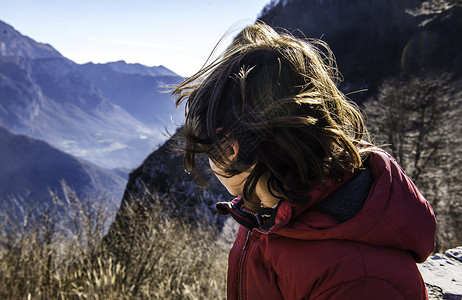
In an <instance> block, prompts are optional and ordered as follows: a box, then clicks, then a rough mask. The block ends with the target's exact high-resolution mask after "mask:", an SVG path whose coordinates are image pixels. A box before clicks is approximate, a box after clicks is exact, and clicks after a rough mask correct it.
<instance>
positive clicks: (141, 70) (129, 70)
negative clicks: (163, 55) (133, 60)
mask: <svg viewBox="0 0 462 300" xmlns="http://www.w3.org/2000/svg"><path fill="white" fill-rule="evenodd" d="M106 65H108V66H109V67H110V68H111V69H112V70H114V71H116V72H120V73H125V74H139V75H147V76H152V77H157V76H173V77H178V75H177V74H176V73H175V72H173V71H171V70H169V69H167V68H166V67H164V66H157V67H147V66H145V65H142V64H128V63H126V62H125V61H123V60H119V61H115V62H109V63H107V64H106Z"/></svg>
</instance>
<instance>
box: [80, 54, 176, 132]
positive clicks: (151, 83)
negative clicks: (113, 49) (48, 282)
mask: <svg viewBox="0 0 462 300" xmlns="http://www.w3.org/2000/svg"><path fill="white" fill-rule="evenodd" d="M76 68H77V69H78V70H80V72H82V73H83V74H85V76H86V77H87V78H88V79H89V80H90V81H91V83H92V84H93V85H94V86H96V87H97V88H98V89H99V90H100V91H101V93H102V95H103V97H105V98H107V99H109V100H110V101H111V102H112V103H114V104H116V105H118V106H120V107H121V108H123V109H124V110H126V111H127V112H128V113H129V114H130V115H131V116H132V117H134V118H136V119H137V120H139V121H141V122H143V124H145V125H147V126H148V127H149V128H162V129H163V128H164V127H166V129H168V130H169V131H171V132H175V130H176V127H177V125H175V124H174V122H175V123H176V124H181V123H182V122H183V119H184V110H182V109H176V108H175V106H174V102H173V100H172V98H171V96H170V93H167V92H166V91H167V90H168V87H169V86H173V85H176V84H178V83H180V82H181V81H182V80H183V78H182V77H180V76H178V75H176V74H175V73H173V72H172V71H170V70H168V69H166V68H165V67H162V66H159V67H151V68H150V67H146V66H143V65H140V64H127V63H125V62H123V61H119V62H115V63H107V64H93V63H88V64H84V65H78V66H76ZM171 118H172V119H173V122H172V121H171Z"/></svg>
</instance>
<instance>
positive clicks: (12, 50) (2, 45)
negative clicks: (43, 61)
mask: <svg viewBox="0 0 462 300" xmlns="http://www.w3.org/2000/svg"><path fill="white" fill-rule="evenodd" d="M0 56H23V57H30V58H48V57H60V58H62V57H63V56H62V55H61V54H60V53H59V52H58V51H56V50H55V49H54V48H53V47H52V46H51V45H48V44H43V43H37V42H36V41H34V40H32V39H30V38H28V37H26V36H23V35H22V34H20V33H19V32H17V31H16V30H14V28H13V27H11V26H10V25H8V24H6V23H5V22H2V21H0Z"/></svg>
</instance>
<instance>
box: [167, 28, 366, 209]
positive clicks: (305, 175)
mask: <svg viewBox="0 0 462 300" xmlns="http://www.w3.org/2000/svg"><path fill="white" fill-rule="evenodd" d="M315 45H317V46H318V47H316V46H315ZM321 49H322V50H321ZM339 78H340V75H339V73H338V72H337V69H336V65H335V59H334V57H333V54H332V52H331V51H330V49H329V47H328V46H327V45H326V44H325V43H323V42H322V41H319V40H307V39H298V38H295V37H294V36H292V35H291V34H289V33H277V32H276V31H275V30H273V29H272V28H271V27H269V26H268V25H266V24H264V23H262V22H257V23H256V24H254V25H251V26H248V27H246V28H245V29H244V30H243V31H242V32H241V33H240V34H239V35H238V36H237V37H236V38H235V39H234V41H233V42H232V44H231V45H230V46H229V47H228V48H227V50H226V51H225V52H224V53H223V54H222V55H221V56H220V57H219V58H218V59H217V60H215V61H213V62H211V63H210V64H209V65H207V66H205V67H203V68H202V69H201V70H200V71H199V72H197V73H196V74H195V75H193V76H192V77H190V78H188V79H186V80H185V81H184V82H182V83H181V84H179V85H178V86H177V87H176V88H174V90H173V95H174V96H176V97H177V105H180V104H181V103H182V102H184V101H186V105H185V113H186V121H185V125H184V127H183V129H182V141H183V143H182V147H183V150H184V154H185V156H184V163H185V167H186V168H187V169H188V170H190V171H193V172H194V174H196V175H198V171H197V167H196V161H195V155H196V154H198V153H205V154H206V155H207V156H208V157H209V158H210V159H211V160H213V161H214V162H215V163H216V164H218V165H220V166H222V167H223V174H220V175H222V176H228V177H231V176H233V175H235V174H239V173H241V172H243V171H246V170H251V171H250V175H249V176H248V177H247V179H246V181H245V184H244V195H243V196H244V199H245V200H246V201H247V203H248V204H251V203H249V202H251V201H252V198H253V195H254V193H255V188H256V185H257V182H258V181H259V180H260V179H262V178H264V179H265V180H266V181H267V182H266V183H267V186H268V190H269V192H270V193H271V194H272V195H273V196H275V197H277V198H284V199H287V200H289V201H292V202H304V201H307V198H306V196H305V195H306V193H307V192H308V191H309V190H310V189H312V188H313V186H317V187H319V186H322V185H323V183H324V182H325V180H326V178H333V179H338V180H341V179H342V178H343V176H344V174H345V172H353V171H354V169H355V168H359V167H360V166H361V164H362V156H361V155H360V153H361V145H365V143H364V142H363V139H365V138H367V131H366V129H365V127H364V122H363V119H362V116H361V114H360V112H359V110H358V108H357V106H356V105H355V104H354V103H352V102H351V101H349V100H348V99H346V97H345V96H344V95H343V94H342V92H340V91H339V89H338V88H337V82H338V81H339ZM228 141H236V142H237V143H238V145H239V153H238V155H237V157H236V158H235V159H234V160H232V161H228V160H227V159H226V157H227V156H226V154H227V153H228V152H227V151H228V150H229V143H228ZM251 167H252V168H251Z"/></svg>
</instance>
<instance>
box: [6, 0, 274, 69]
mask: <svg viewBox="0 0 462 300" xmlns="http://www.w3.org/2000/svg"><path fill="white" fill-rule="evenodd" d="M269 2H270V0H226V1H225V0H131V1H128V0H125V1H122V0H0V20H2V21H3V22H6V23H8V24H9V25H11V26H13V27H14V28H15V29H16V30H17V31H19V32H20V33H22V34H23V35H26V36H28V37H30V38H32V39H34V40H36V41H37V42H41V43H47V44H50V45H52V46H53V47H54V48H55V49H56V50H58V51H59V52H60V53H61V54H62V55H64V56H65V57H67V58H69V59H71V60H73V61H74V62H76V63H79V64H83V63H87V62H90V61H91V62H94V63H105V62H110V61H118V60H125V61H126V62H127V63H141V64H144V65H147V66H158V65H163V66H165V67H167V68H169V69H170V70H172V71H174V72H175V73H177V74H179V75H181V76H190V75H192V74H194V73H195V72H196V71H198V70H199V69H200V67H201V66H202V65H203V64H204V63H205V61H206V60H207V57H208V56H209V54H210V52H211V51H212V49H213V48H214V46H215V45H216V43H217V42H218V41H219V40H220V38H221V37H222V36H223V35H224V34H225V33H226V32H227V31H229V30H230V29H231V31H230V33H229V34H228V38H227V39H226V40H224V42H223V43H222V44H221V45H222V46H221V48H219V50H223V49H224V48H225V46H227V45H228V44H229V43H230V41H231V39H232V37H233V36H234V35H235V34H237V33H238V31H239V29H242V28H243V27H245V26H246V25H249V24H252V23H254V22H255V20H256V18H257V16H258V15H259V13H260V12H261V10H262V9H263V7H264V6H265V5H266V4H267V3H269Z"/></svg>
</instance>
